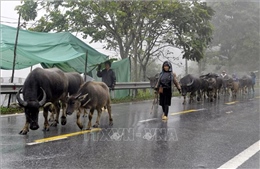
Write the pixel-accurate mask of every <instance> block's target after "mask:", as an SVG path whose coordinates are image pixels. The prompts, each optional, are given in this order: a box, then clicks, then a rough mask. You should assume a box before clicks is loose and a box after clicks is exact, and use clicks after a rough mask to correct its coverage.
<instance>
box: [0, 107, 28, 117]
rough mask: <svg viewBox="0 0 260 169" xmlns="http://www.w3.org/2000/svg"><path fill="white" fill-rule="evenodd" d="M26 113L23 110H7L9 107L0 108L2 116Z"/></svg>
mask: <svg viewBox="0 0 260 169" xmlns="http://www.w3.org/2000/svg"><path fill="white" fill-rule="evenodd" d="M23 111H24V109H23V108H7V107H3V106H1V107H0V112H1V115H3V114H14V113H22V112H23Z"/></svg>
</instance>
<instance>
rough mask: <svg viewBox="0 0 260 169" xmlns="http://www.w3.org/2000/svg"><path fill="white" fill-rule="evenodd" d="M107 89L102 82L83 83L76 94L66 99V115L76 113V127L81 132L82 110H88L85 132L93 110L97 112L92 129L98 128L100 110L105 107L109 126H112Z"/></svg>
mask: <svg viewBox="0 0 260 169" xmlns="http://www.w3.org/2000/svg"><path fill="white" fill-rule="evenodd" d="M110 102H111V101H110V95H109V88H108V87H107V85H106V84H105V83H103V82H95V81H89V82H86V83H84V84H83V85H82V86H81V87H80V88H79V90H78V92H77V93H76V94H74V95H72V96H69V98H68V107H67V110H66V113H67V114H68V115H71V114H72V113H73V112H74V111H75V110H78V113H77V125H78V127H79V128H80V129H81V130H82V129H83V125H82V123H81V121H80V113H81V110H82V109H90V113H89V116H88V117H89V122H88V126H87V130H89V129H90V128H91V120H92V116H93V113H94V110H97V112H98V116H97V120H96V123H95V125H94V126H93V127H98V125H99V120H100V115H101V112H102V108H103V107H106V108H107V110H108V115H109V125H113V119H112V116H111V105H110Z"/></svg>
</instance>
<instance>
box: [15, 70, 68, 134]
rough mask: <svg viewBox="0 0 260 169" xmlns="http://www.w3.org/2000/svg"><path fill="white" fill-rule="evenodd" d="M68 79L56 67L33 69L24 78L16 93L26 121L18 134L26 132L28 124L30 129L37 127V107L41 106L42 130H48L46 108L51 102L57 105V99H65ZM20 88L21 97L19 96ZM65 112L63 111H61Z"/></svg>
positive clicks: (56, 120)
mask: <svg viewBox="0 0 260 169" xmlns="http://www.w3.org/2000/svg"><path fill="white" fill-rule="evenodd" d="M67 89H68V80H67V77H66V76H65V75H64V73H63V72H62V71H61V70H59V69H57V68H52V69H42V68H36V69H34V70H33V71H32V72H31V73H30V74H29V75H28V76H27V78H26V80H25V82H24V85H23V88H21V89H20V90H19V92H18V93H17V95H16V98H17V100H18V103H19V104H20V105H21V106H22V107H24V112H25V116H26V122H25V126H24V127H23V129H22V130H21V131H20V134H24V135H25V134H27V133H28V132H29V126H30V129H31V130H37V129H38V128H39V124H38V117H39V108H40V107H42V106H44V108H43V116H44V119H45V120H44V130H45V131H48V130H49V123H48V110H49V106H50V104H48V103H47V104H46V106H45V103H46V102H51V103H52V104H54V105H57V104H58V102H59V100H62V101H65V100H66V96H67ZM21 90H22V93H23V99H22V98H21V97H20V92H21ZM63 114H65V111H63ZM58 118H59V112H56V119H55V122H58Z"/></svg>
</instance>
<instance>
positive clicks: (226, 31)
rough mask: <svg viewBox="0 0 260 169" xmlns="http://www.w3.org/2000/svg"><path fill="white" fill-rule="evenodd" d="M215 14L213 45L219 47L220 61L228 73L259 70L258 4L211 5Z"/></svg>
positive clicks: (237, 2)
mask: <svg viewBox="0 0 260 169" xmlns="http://www.w3.org/2000/svg"><path fill="white" fill-rule="evenodd" d="M208 4H209V6H211V7H212V8H213V9H214V10H215V11H216V12H215V16H214V17H213V19H212V24H213V25H214V34H213V41H212V45H214V46H220V51H219V55H218V56H220V55H222V56H224V57H226V58H227V59H221V58H220V60H219V65H225V66H227V67H228V68H229V71H250V70H258V69H259V64H260V61H259V47H260V45H259V38H260V34H259V21H260V20H259V10H260V8H259V2H254V1H248V2H247V1H239V0H230V1H221V2H217V1H214V2H209V3H208Z"/></svg>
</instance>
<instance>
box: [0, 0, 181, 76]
mask: <svg viewBox="0 0 260 169" xmlns="http://www.w3.org/2000/svg"><path fill="white" fill-rule="evenodd" d="M0 3H1V4H0V6H1V24H5V25H8V26H12V27H17V22H18V21H17V20H18V14H17V11H15V10H14V9H15V7H16V6H17V5H20V1H19V0H15V1H12V0H0ZM38 17H40V16H38ZM33 23H34V21H29V22H28V26H31V25H32V24H33ZM77 37H78V38H80V39H81V40H82V41H84V42H85V43H87V44H88V45H89V46H91V47H93V48H95V49H96V50H97V51H99V52H101V53H104V54H106V55H108V56H117V54H116V53H115V52H113V51H107V50H104V49H103V46H104V44H101V43H91V44H90V43H88V42H89V39H87V40H86V39H82V38H81V37H79V36H77ZM174 55H175V56H176V55H177V56H178V55H180V51H178V50H177V53H176V51H175V52H174ZM183 62H184V61H183ZM39 66H40V65H36V66H34V67H33V68H35V67H39ZM182 71H183V68H177V70H176V73H181V72H182ZM29 72H30V68H27V69H23V70H15V77H23V78H25V77H26V76H27V75H28V73H29ZM11 74H12V71H6V70H2V69H1V77H11Z"/></svg>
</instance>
